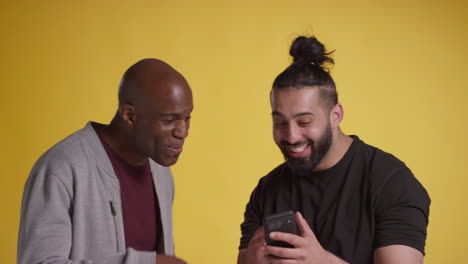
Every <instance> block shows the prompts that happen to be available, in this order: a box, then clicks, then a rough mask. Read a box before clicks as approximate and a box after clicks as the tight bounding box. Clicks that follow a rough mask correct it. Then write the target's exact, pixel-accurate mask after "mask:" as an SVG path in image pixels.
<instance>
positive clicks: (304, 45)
mask: <svg viewBox="0 0 468 264" xmlns="http://www.w3.org/2000/svg"><path fill="white" fill-rule="evenodd" d="M332 53H333V51H331V52H328V53H327V52H326V50H325V46H324V45H323V44H322V43H321V42H320V41H318V39H317V38H316V37H313V36H312V37H309V38H307V37H305V36H300V37H298V38H296V39H295V40H294V42H293V44H292V45H291V49H290V50H289V54H291V56H292V57H293V58H294V63H296V64H299V65H308V64H314V65H317V66H319V67H322V68H325V67H324V66H323V65H324V64H325V63H329V64H334V60H333V59H332V58H331V57H330V56H329V55H330V54H332Z"/></svg>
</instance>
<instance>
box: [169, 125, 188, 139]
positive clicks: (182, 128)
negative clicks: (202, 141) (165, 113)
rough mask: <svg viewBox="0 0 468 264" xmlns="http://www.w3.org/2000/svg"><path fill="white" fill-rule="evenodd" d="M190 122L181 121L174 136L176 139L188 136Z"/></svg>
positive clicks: (174, 131) (175, 129)
mask: <svg viewBox="0 0 468 264" xmlns="http://www.w3.org/2000/svg"><path fill="white" fill-rule="evenodd" d="M188 129H189V120H179V121H178V122H177V125H176V127H175V128H174V130H173V132H172V134H173V136H174V137H176V138H179V139H184V138H186V137H187V136H188Z"/></svg>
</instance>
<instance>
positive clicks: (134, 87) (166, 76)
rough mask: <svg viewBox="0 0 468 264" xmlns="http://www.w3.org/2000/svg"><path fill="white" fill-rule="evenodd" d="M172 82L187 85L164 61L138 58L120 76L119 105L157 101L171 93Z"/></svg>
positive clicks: (182, 85)
mask: <svg viewBox="0 0 468 264" xmlns="http://www.w3.org/2000/svg"><path fill="white" fill-rule="evenodd" d="M174 84H177V86H181V87H182V88H185V87H187V88H188V87H189V86H188V84H187V81H186V80H185V78H184V77H183V76H182V75H181V74H180V73H179V72H178V71H176V70H175V69H174V68H172V67H171V66H170V65H169V64H167V63H165V62H164V61H161V60H158V59H143V60H140V61H139V62H137V63H135V64H133V65H132V66H131V67H130V68H129V69H128V70H127V71H126V72H125V74H124V76H123V77H122V80H121V82H120V87H119V105H122V104H130V105H132V106H134V107H138V106H139V105H140V104H141V103H144V102H145V101H152V103H154V101H153V100H155V99H156V100H157V101H159V100H161V99H163V98H161V97H164V95H168V94H170V93H172V92H173V91H172V90H173V89H172V88H174V87H173V86H174ZM179 90H180V89H179ZM179 92H180V91H179ZM158 95H159V96H158ZM161 95H162V96H161Z"/></svg>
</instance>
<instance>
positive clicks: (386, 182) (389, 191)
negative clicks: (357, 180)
mask: <svg viewBox="0 0 468 264" xmlns="http://www.w3.org/2000/svg"><path fill="white" fill-rule="evenodd" d="M357 154H358V155H361V156H362V157H363V160H364V162H365V163H366V170H367V171H368V173H367V174H368V179H369V181H370V184H371V189H372V191H373V194H374V195H375V197H376V198H377V200H379V197H381V198H382V197H383V196H392V197H395V198H397V196H398V195H400V196H402V197H403V196H404V197H409V196H414V197H415V198H416V199H422V200H426V201H428V202H429V201H430V199H429V196H428V194H427V191H426V190H425V188H424V187H423V186H422V184H421V183H420V182H419V181H418V180H417V178H416V177H415V176H414V174H413V172H412V171H411V170H410V169H409V168H408V166H407V165H406V164H405V163H404V162H403V161H401V160H400V159H398V158H397V157H395V156H394V155H393V154H391V153H388V152H385V151H383V150H381V149H379V148H376V147H374V146H371V145H368V144H366V143H364V142H363V141H361V144H360V147H359V150H358V153H357ZM423 198H424V199H423Z"/></svg>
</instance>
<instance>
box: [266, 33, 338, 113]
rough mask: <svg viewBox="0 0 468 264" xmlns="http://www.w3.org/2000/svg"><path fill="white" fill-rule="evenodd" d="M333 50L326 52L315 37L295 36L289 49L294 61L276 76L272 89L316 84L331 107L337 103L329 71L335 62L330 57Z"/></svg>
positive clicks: (334, 87)
mask: <svg viewBox="0 0 468 264" xmlns="http://www.w3.org/2000/svg"><path fill="white" fill-rule="evenodd" d="M333 52H334V51H331V52H327V51H326V50H325V46H324V45H323V44H322V43H321V42H320V41H318V40H317V38H316V37H313V36H312V37H305V36H300V37H298V38H296V39H295V40H294V42H293V43H292V45H291V49H290V50H289V54H290V55H291V56H292V57H293V58H294V62H293V63H292V64H291V65H289V67H288V68H286V69H285V70H284V71H283V72H282V73H280V74H279V75H278V76H277V77H276V79H275V81H274V82H273V89H284V88H289V87H295V88H298V89H300V88H302V87H305V86H316V87H318V88H319V89H320V95H321V96H322V98H323V99H325V100H326V105H327V106H328V107H329V108H330V109H331V108H332V107H333V106H334V105H336V104H337V103H338V94H337V92H336V86H335V82H334V81H333V79H332V77H331V76H330V73H329V71H330V67H331V66H333V65H334V63H335V62H334V60H333V58H331V57H330V55H331V54H332V53H333Z"/></svg>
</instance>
